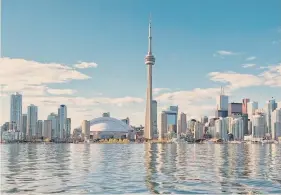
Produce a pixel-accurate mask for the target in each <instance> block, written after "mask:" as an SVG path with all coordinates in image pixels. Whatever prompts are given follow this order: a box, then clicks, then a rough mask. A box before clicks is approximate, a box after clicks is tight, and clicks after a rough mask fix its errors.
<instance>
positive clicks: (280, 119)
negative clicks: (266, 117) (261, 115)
mask: <svg viewBox="0 0 281 195" xmlns="http://www.w3.org/2000/svg"><path fill="white" fill-rule="evenodd" d="M271 128H272V139H274V140H277V139H278V137H281V108H277V109H275V110H274V111H273V112H272V115H271Z"/></svg>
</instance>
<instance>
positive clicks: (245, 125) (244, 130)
mask: <svg viewBox="0 0 281 195" xmlns="http://www.w3.org/2000/svg"><path fill="white" fill-rule="evenodd" d="M242 119H243V126H244V127H243V132H244V135H248V134H249V132H248V129H249V128H248V120H249V118H248V114H242Z"/></svg>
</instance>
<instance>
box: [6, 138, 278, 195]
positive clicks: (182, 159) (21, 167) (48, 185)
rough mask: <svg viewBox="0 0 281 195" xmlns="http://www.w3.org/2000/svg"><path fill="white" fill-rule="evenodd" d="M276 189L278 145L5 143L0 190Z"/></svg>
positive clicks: (182, 191)
mask: <svg viewBox="0 0 281 195" xmlns="http://www.w3.org/2000/svg"><path fill="white" fill-rule="evenodd" d="M249 192H251V193H253V194H255V193H270V194H281V145H280V144H279V145H277V144H265V145H261V144H225V145H223V144H187V143H182V144H91V145H86V144H45V145H44V144H2V145H1V194H9V193H16V194H40V193H42V194H50V193H58V194H133V193H143V194H151V193H156V194H157V193H161V194H162V193H168V194H169V193H173V194H187V193H192V194H198V193H199V194H200V193H203V194H206V193H212V194H222V193H225V194H230V193H234V194H237V193H241V194H246V193H249Z"/></svg>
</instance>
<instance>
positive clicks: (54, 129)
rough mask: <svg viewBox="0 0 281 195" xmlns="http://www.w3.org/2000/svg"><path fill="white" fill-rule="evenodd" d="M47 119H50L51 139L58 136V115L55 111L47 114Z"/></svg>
mask: <svg viewBox="0 0 281 195" xmlns="http://www.w3.org/2000/svg"><path fill="white" fill-rule="evenodd" d="M47 120H50V121H52V132H51V135H52V139H56V138H58V137H59V118H58V115H57V114H55V113H51V114H49V116H48V117H47Z"/></svg>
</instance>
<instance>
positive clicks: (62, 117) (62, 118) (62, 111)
mask: <svg viewBox="0 0 281 195" xmlns="http://www.w3.org/2000/svg"><path fill="white" fill-rule="evenodd" d="M58 112H59V113H58V116H59V139H64V138H65V136H64V135H65V132H66V119H67V108H66V106H65V105H60V108H59V110H58Z"/></svg>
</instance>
